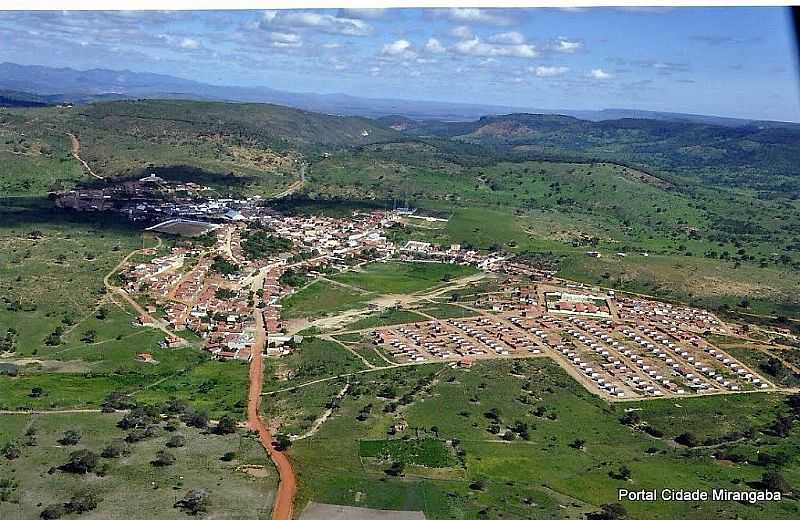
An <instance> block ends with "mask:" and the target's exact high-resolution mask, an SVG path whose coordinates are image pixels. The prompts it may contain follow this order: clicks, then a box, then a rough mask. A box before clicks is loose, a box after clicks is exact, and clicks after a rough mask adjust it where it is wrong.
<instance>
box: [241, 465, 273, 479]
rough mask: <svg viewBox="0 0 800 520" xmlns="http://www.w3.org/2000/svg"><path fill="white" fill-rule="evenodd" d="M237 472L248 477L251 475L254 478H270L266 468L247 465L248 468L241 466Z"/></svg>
mask: <svg viewBox="0 0 800 520" xmlns="http://www.w3.org/2000/svg"><path fill="white" fill-rule="evenodd" d="M236 471H241V472H242V473H245V474H247V475H250V476H251V477H254V478H267V477H268V476H269V470H268V469H267V468H266V467H264V466H258V465H254V464H253V465H247V466H239V467H238V468H236Z"/></svg>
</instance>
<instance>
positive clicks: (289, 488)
mask: <svg viewBox="0 0 800 520" xmlns="http://www.w3.org/2000/svg"><path fill="white" fill-rule="evenodd" d="M255 317H256V341H255V344H254V345H253V350H252V353H253V356H252V359H251V361H250V387H249V389H248V396H247V425H248V427H249V428H250V429H251V430H253V431H255V432H258V437H259V439H261V444H262V445H263V446H264V449H265V450H267V454H268V455H269V456H270V458H271V459H272V462H273V463H274V464H275V467H276V468H278V475H279V477H280V482H279V483H278V492H277V493H276V494H275V503H274V504H273V506H272V520H291V519H292V511H293V509H294V497H295V495H296V494H297V478H296V477H295V474H294V470H293V469H292V463H291V462H290V461H289V457H287V456H286V453H284V452H282V451H278V450H276V449H275V448H274V447H273V446H272V434H271V433H270V431H269V428H267V425H266V424H264V421H262V420H261V416H260V414H259V404H260V399H261V387H262V385H263V382H264V362H263V359H262V356H261V353H262V352H263V351H264V345H265V344H266V342H267V335H266V333H265V331H264V321H263V318H262V316H261V312H260V311H259V309H258V308H256V311H255Z"/></svg>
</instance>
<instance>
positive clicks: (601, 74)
mask: <svg viewBox="0 0 800 520" xmlns="http://www.w3.org/2000/svg"><path fill="white" fill-rule="evenodd" d="M589 76H590V77H592V78H594V79H610V78H611V74H609V73H608V72H606V71H604V70H603V69H592V71H591V72H590V73H589Z"/></svg>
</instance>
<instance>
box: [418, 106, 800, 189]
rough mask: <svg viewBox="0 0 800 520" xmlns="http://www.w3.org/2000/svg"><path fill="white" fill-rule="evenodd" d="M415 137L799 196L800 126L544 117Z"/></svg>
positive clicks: (427, 126) (454, 126) (448, 127)
mask: <svg viewBox="0 0 800 520" xmlns="http://www.w3.org/2000/svg"><path fill="white" fill-rule="evenodd" d="M404 131H405V132H406V133H409V134H412V135H417V136H438V137H447V138H456V139H459V140H462V141H465V142H471V143H481V144H485V145H489V146H494V147H498V148H501V149H503V150H505V151H506V152H509V153H514V154H518V155H519V156H520V157H535V156H539V157H541V156H558V155H564V154H572V155H573V156H579V157H583V158H585V159H595V160H604V161H615V162H624V163H631V164H637V165H641V166H642V167H645V168H647V169H652V170H655V171H658V172H661V173H663V174H665V175H668V176H674V177H676V178H680V179H681V180H683V181H684V182H689V183H700V184H711V185H716V186H727V187H731V186H739V187H746V188H751V189H754V190H760V191H764V192H765V193H764V195H765V196H777V197H797V196H800V170H798V168H797V166H796V165H797V164H798V161H800V147H799V146H798V145H800V125H783V126H777V125H766V126H765V125H756V124H751V125H746V126H739V127H731V126H719V125H711V124H705V123H697V122H690V121H658V120H652V119H618V120H608V121H597V122H592V121H586V120H581V119H577V118H573V117H568V116H558V115H547V114H511V115H506V116H491V117H483V118H481V119H479V120H477V121H473V122H470V123H463V122H456V123H447V122H441V121H426V122H420V123H417V124H416V125H407V127H406V128H405V130H404Z"/></svg>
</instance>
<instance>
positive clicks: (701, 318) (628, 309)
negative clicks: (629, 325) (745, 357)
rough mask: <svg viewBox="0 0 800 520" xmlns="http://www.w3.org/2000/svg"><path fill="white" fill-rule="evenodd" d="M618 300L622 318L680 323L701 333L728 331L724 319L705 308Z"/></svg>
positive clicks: (634, 299)
mask: <svg viewBox="0 0 800 520" xmlns="http://www.w3.org/2000/svg"><path fill="white" fill-rule="evenodd" d="M617 302H618V307H619V315H620V318H622V319H625V320H634V321H635V320H647V321H651V322H657V323H660V324H662V325H669V326H678V325H680V326H681V327H684V328H687V329H690V330H694V331H697V332H699V333H703V332H719V333H725V332H726V329H725V325H724V324H723V323H722V321H720V320H719V319H718V318H717V317H716V316H714V315H713V314H712V313H711V312H709V311H707V310H705V309H695V308H692V307H684V306H681V305H673V304H671V303H663V302H658V301H652V300H644V299H639V298H619V299H617Z"/></svg>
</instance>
